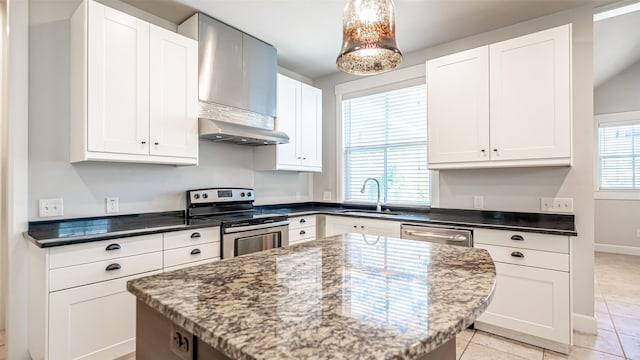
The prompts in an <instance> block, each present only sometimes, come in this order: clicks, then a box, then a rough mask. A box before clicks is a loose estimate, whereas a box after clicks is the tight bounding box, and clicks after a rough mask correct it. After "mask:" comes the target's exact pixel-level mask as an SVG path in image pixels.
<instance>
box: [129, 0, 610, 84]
mask: <svg viewBox="0 0 640 360" xmlns="http://www.w3.org/2000/svg"><path fill="white" fill-rule="evenodd" d="M124 1H125V2H127V3H130V4H132V5H134V6H136V7H138V8H141V9H143V10H145V11H147V12H150V13H152V14H154V15H157V16H159V17H162V18H165V19H167V20H170V21H172V22H175V23H180V22H182V21H183V20H184V19H186V18H187V17H188V16H190V15H191V14H192V13H193V11H194V10H196V9H197V10H199V11H202V12H204V13H206V14H209V15H211V16H212V17H215V18H217V19H219V20H221V21H223V22H225V23H227V24H229V25H232V26H234V27H236V28H238V29H240V30H242V31H244V32H247V33H249V34H251V35H254V36H255V37H257V38H260V39H262V40H264V41H266V42H268V43H270V44H272V45H274V46H275V47H277V48H278V62H279V64H280V65H281V66H283V67H285V68H287V69H289V70H292V71H294V72H296V73H298V74H301V75H304V76H307V77H309V78H312V79H313V78H318V77H321V76H323V75H327V74H330V73H333V72H336V71H337V70H336V66H335V59H336V57H337V55H338V51H339V49H340V46H341V41H342V10H343V8H344V5H345V3H346V2H345V1H344V0H124ZM606 2H611V1H610V0H396V1H395V6H396V27H397V34H396V35H397V42H398V46H399V48H400V50H401V51H402V52H404V53H409V52H412V51H415V50H418V49H423V48H426V47H430V46H434V45H437V44H441V43H445V42H449V41H453V40H456V39H460V38H463V37H466V36H470V35H473V34H478V33H482V32H486V31H489V30H493V29H497V28H501V27H504V26H507V25H511V24H515V23H518V22H521V21H525V20H528V19H533V18H536V17H540V16H543V15H547V14H550V13H554V12H557V11H561V10H565V9H568V8H572V7H576V6H581V5H585V4H594V6H595V5H600V4H603V3H606Z"/></svg>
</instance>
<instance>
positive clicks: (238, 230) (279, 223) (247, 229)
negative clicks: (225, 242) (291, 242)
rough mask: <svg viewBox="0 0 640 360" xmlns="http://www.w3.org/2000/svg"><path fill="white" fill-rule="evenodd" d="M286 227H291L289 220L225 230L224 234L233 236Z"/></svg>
mask: <svg viewBox="0 0 640 360" xmlns="http://www.w3.org/2000/svg"><path fill="white" fill-rule="evenodd" d="M285 225H289V220H284V221H276V222H271V223H264V224H257V225H249V226H238V227H230V228H225V229H224V233H225V234H233V233H238V232H243V231H250V230H258V229H268V228H272V227H276V226H285Z"/></svg>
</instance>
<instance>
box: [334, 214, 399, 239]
mask: <svg viewBox="0 0 640 360" xmlns="http://www.w3.org/2000/svg"><path fill="white" fill-rule="evenodd" d="M346 233H356V234H365V235H375V236H389V237H397V238H399V237H400V223H399V222H396V221H390V220H380V219H365V218H358V217H352V216H327V217H326V218H325V236H334V235H340V234H346Z"/></svg>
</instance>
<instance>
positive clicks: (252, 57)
mask: <svg viewBox="0 0 640 360" xmlns="http://www.w3.org/2000/svg"><path fill="white" fill-rule="evenodd" d="M178 31H179V32H180V33H182V34H184V35H187V36H190V37H192V38H194V39H196V40H198V62H199V69H198V96H199V99H200V115H199V121H198V124H199V126H198V130H199V133H200V137H202V138H206V139H211V140H213V141H221V142H230V143H234V144H242V145H254V146H257V145H272V144H286V143H288V142H289V137H288V136H287V134H285V133H283V132H279V131H276V130H275V115H276V81H277V72H278V70H277V51H276V49H275V48H274V47H273V46H271V45H269V44H267V43H264V42H262V41H260V40H258V39H256V38H254V37H252V36H250V35H248V34H245V33H243V32H241V31H239V30H237V29H234V28H232V27H230V26H228V25H226V24H224V23H222V22H220V21H217V20H215V19H213V18H211V17H209V16H207V15H204V14H201V13H197V14H195V15H193V16H192V17H191V18H189V19H187V20H186V21H185V22H184V23H182V24H181V25H180V26H179V27H178Z"/></svg>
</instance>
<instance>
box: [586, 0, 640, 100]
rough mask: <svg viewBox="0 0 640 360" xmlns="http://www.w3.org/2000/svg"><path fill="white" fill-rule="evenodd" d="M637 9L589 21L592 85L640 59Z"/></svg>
mask: <svg viewBox="0 0 640 360" xmlns="http://www.w3.org/2000/svg"><path fill="white" fill-rule="evenodd" d="M638 24H640V11H635V12H632V13H628V14H625V15H620V16H616V17H612V18H609V19H605V20H600V21H596V22H595V23H594V24H593V72H594V74H593V87H594V88H597V87H598V86H600V85H602V84H604V83H605V82H606V81H607V80H609V79H611V78H612V77H614V76H616V75H617V74H619V73H621V72H622V71H624V70H625V69H627V68H628V67H629V66H631V65H633V64H635V63H636V62H638V61H640V31H638Z"/></svg>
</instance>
